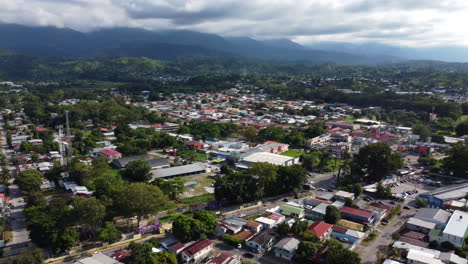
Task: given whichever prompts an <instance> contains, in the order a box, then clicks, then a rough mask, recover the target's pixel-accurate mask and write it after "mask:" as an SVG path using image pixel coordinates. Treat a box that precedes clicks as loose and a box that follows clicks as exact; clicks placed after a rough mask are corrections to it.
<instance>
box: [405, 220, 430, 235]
mask: <svg viewBox="0 0 468 264" xmlns="http://www.w3.org/2000/svg"><path fill="white" fill-rule="evenodd" d="M435 227H436V224H434V223H431V222H427V221H423V220H420V219H417V218H414V217H411V218H410V219H408V221H407V222H406V228H408V229H409V230H413V231H416V232H421V233H424V234H427V233H429V232H430V231H431V230H432V229H435Z"/></svg>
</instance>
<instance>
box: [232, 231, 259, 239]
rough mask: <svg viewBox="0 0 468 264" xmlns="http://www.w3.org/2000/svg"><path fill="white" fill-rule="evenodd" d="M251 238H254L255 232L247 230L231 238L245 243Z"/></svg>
mask: <svg viewBox="0 0 468 264" xmlns="http://www.w3.org/2000/svg"><path fill="white" fill-rule="evenodd" d="M253 236H255V232H252V231H248V230H243V231H241V232H239V233H237V234H235V235H233V237H235V238H238V239H241V240H246V241H247V240H249V239H251V238H252V237H253Z"/></svg>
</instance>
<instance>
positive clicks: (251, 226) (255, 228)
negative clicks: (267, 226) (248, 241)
mask: <svg viewBox="0 0 468 264" xmlns="http://www.w3.org/2000/svg"><path fill="white" fill-rule="evenodd" d="M244 228H245V229H246V230H249V231H252V232H255V233H258V232H260V230H262V228H263V225H262V224H261V223H259V222H256V221H253V220H247V222H246V223H245V224H244Z"/></svg>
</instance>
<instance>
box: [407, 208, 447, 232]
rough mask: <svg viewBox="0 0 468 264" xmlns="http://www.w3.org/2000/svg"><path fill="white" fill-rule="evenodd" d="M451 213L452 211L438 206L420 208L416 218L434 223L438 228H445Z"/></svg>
mask: <svg viewBox="0 0 468 264" xmlns="http://www.w3.org/2000/svg"><path fill="white" fill-rule="evenodd" d="M451 215H452V214H451V213H449V212H447V211H445V210H442V209H438V208H420V209H419V210H418V212H417V213H416V214H415V215H414V218H417V219H420V220H423V221H426V222H431V223H434V224H436V225H437V228H440V229H444V228H445V226H446V225H447V222H448V221H449V219H450V216H451Z"/></svg>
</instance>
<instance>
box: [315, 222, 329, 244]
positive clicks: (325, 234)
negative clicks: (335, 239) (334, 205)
mask: <svg viewBox="0 0 468 264" xmlns="http://www.w3.org/2000/svg"><path fill="white" fill-rule="evenodd" d="M332 227H333V225H331V224H328V223H325V222H320V221H317V222H315V223H313V224H312V225H310V226H309V231H310V232H312V233H314V234H315V235H316V236H317V237H318V238H319V239H320V240H321V241H325V240H328V239H329V238H330V234H331V232H332Z"/></svg>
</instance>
